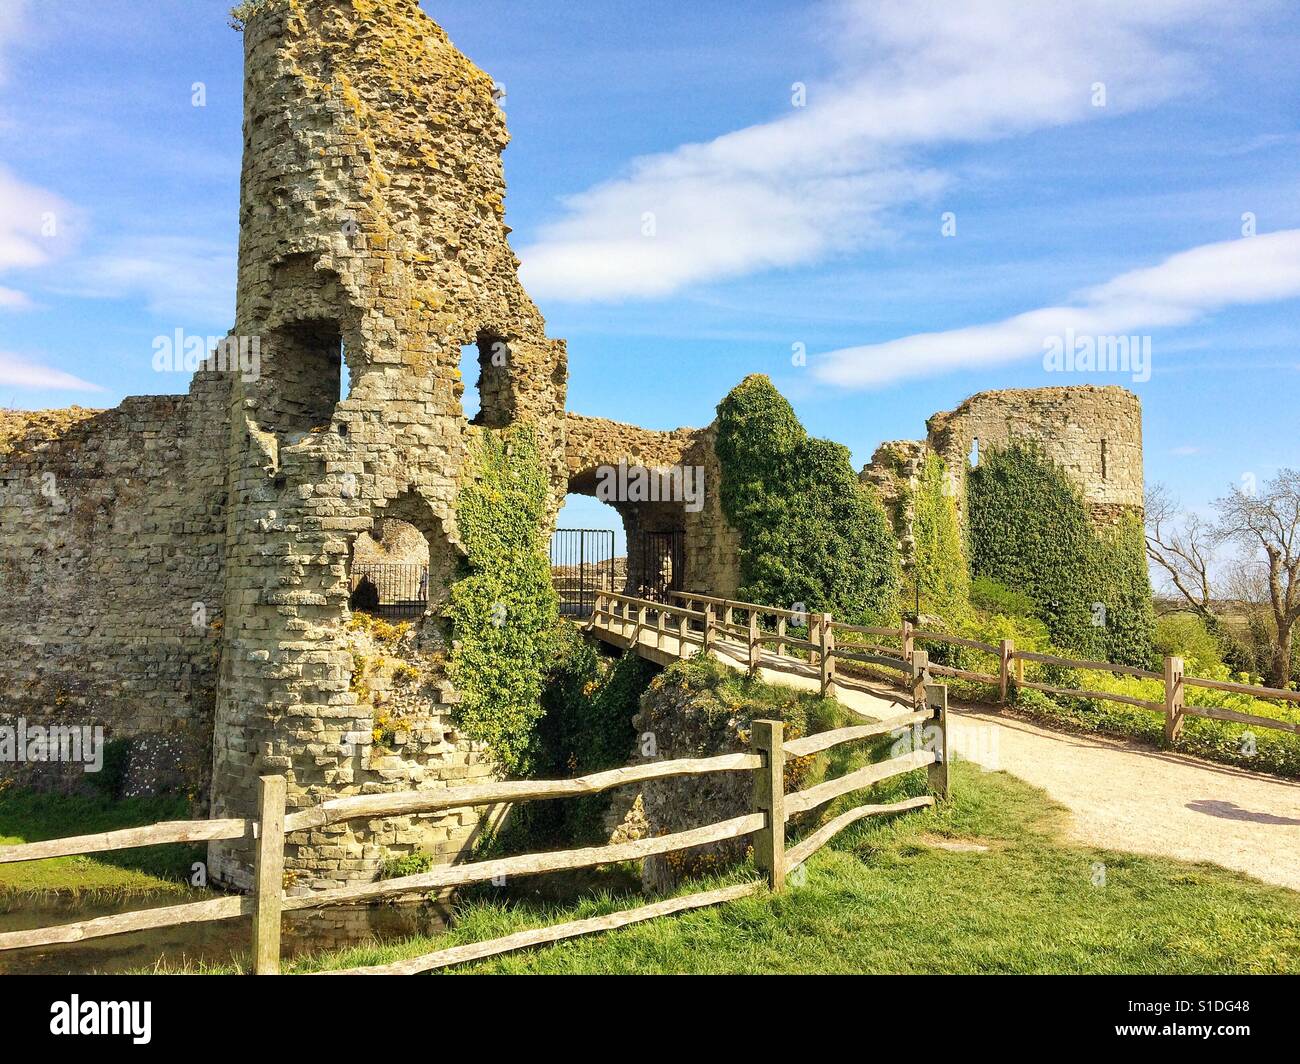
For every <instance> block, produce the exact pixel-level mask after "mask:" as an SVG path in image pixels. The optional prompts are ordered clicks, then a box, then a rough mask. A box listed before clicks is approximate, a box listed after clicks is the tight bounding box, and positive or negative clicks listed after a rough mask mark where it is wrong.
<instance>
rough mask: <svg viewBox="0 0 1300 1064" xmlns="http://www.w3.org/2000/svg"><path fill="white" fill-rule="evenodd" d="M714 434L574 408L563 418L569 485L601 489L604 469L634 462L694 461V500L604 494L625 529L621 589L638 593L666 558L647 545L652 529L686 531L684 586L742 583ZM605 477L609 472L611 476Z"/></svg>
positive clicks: (710, 590) (724, 590)
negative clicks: (669, 428)
mask: <svg viewBox="0 0 1300 1064" xmlns="http://www.w3.org/2000/svg"><path fill="white" fill-rule="evenodd" d="M715 436H716V432H715V429H714V427H713V426H709V427H708V428H704V429H689V428H679V429H675V430H673V431H671V432H663V431H655V430H653V429H643V428H639V427H637V426H635V425H625V424H622V423H620V422H617V421H608V420H606V419H604V418H593V417H583V416H582V415H579V414H569V415H567V417H566V419H565V440H566V443H565V467H566V469H567V472H568V490H569V492H571V493H574V494H578V495H591V496H596V495H597V489H598V486H599V478H600V474H601V471H602V470H606V471H607V470H611V469H614V468H616V467H617V466H618V465H619V463H620V462H623V463H626V464H627V465H628V466H629V467H644V468H647V469H652V470H654V469H671V468H673V467H691V468H692V469H693V470H696V471H697V472H696V473H694V474H693V475H694V476H695V477H696V478H697V479H696V481H695V483H696V484H697V485H698V486H699V488H700V491H699V495H698V498H697V501H696V502H695V503H693V504H691V505H690V506H686V505H683V504H682V503H680V502H659V503H654V502H636V501H628V500H617V501H616V500H613V499H606V500H603V501H607V502H609V503H610V505H611V506H613V507H614V509H616V510H617V511H618V512H619V515H620V517H621V518H622V520H623V528H624V531H625V533H626V535H627V545H628V566H627V580H626V582H625V584H624V585H623V590H624V591H626V592H627V593H628V594H637V593H638V591H639V588H640V587H641V585H642V584H644V583H646V582H647V581H650V580H651V578H652V576H653V574H652V573H650V572H647V569H648V568H653V567H654V566H655V565H656V564H665V563H667V559H661V558H657V557H655V555H654V552H653V551H647V550H644V549H643V547H642V544H643V543H644V542H645V537H646V535H647V534H648V533H655V532H671V531H681V532H683V533H684V542H685V556H686V557H685V562H686V572H685V575H684V577H683V580H682V587H683V588H684V589H685V590H688V591H700V592H704V593H707V594H711V595H732V594H734V593H735V591H736V588H737V587H739V585H740V562H739V550H740V537H739V534H738V533H737V532H736V531H735V530H734V529H733V528H731V526H730V525H729V524H728V523H727V519H726V517H725V516H724V515H723V513H722V501H721V493H720V491H719V486H720V484H721V478H722V468H721V466H720V464H719V462H718V458H717V455H716V453H715V452H714V449H713V442H714V439H715ZM607 475H608V474H607Z"/></svg>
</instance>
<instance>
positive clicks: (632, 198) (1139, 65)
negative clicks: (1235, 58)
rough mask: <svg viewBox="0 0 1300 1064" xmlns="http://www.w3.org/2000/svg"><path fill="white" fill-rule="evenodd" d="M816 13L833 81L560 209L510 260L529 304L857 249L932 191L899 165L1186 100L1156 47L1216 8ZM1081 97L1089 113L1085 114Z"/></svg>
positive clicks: (655, 289)
mask: <svg viewBox="0 0 1300 1064" xmlns="http://www.w3.org/2000/svg"><path fill="white" fill-rule="evenodd" d="M822 10H823V12H825V11H831V12H833V13H834V14H833V17H832V18H831V19H830V20H829V22H828V25H827V26H826V27H825V29H826V35H827V37H828V38H829V39H832V40H833V41H834V47H835V50H836V51H837V52H838V67H839V70H840V73H839V74H838V75H834V76H832V77H830V78H828V79H826V80H820V79H816V80H814V79H813V78H811V77H810V78H809V79H808V80H809V88H808V92H809V96H808V103H807V106H806V107H805V108H802V109H796V108H793V107H792V108H791V110H790V112H789V113H788V114H786V115H785V116H783V117H779V118H776V119H774V120H772V121H769V122H766V123H762V124H759V125H755V126H751V127H748V128H746V129H742V130H738V131H735V132H732V133H728V134H726V135H724V136H720V137H718V138H717V139H715V140H713V141H710V142H707V143H699V144H687V145H683V146H681V147H679V148H677V149H676V150H674V151H671V152H667V153H664V154H659V155H653V156H647V157H644V158H641V159H638V160H635V161H634V162H633V163H632V164H631V166H630V167H629V169H628V172H627V173H626V174H625V175H623V176H620V177H618V178H615V179H612V180H609V181H605V182H602V183H600V184H597V185H595V186H594V187H592V188H589V189H587V190H586V191H585V192H582V193H579V194H577V195H574V196H570V197H568V198H567V199H566V200H565V201H564V215H563V216H562V217H561V218H559V219H558V220H557V221H555V222H553V223H551V224H549V225H547V226H545V227H543V228H542V230H541V231H540V234H539V239H538V240H537V241H536V242H535V243H533V244H532V245H531V246H528V247H525V248H524V249H523V250H522V252H521V258H522V259H523V262H524V279H525V281H526V283H527V284H528V285H529V288H530V290H531V291H532V292H533V293H534V294H535V295H537V296H539V297H542V298H548V299H557V300H576V301H599V300H609V299H619V298H625V297H659V296H665V295H669V294H671V293H673V292H676V291H679V290H681V289H682V288H684V287H686V286H688V285H691V284H698V283H701V282H707V281H712V280H717V279H721V278H728V277H735V276H739V275H742V274H748V273H754V272H757V271H760V270H764V269H769V268H772V267H781V266H792V265H799V264H806V263H810V262H814V261H818V260H821V259H824V258H826V257H827V256H830V255H833V254H835V253H837V252H841V251H845V250H848V249H850V248H856V247H860V246H862V245H863V243H864V242H865V241H867V240H868V239H869V238H870V237H871V235H872V234H873V233H875V232H879V230H880V228H881V227H882V226H883V224H884V218H883V215H884V213H885V211H886V210H887V209H889V208H893V207H896V206H898V205H902V204H907V203H914V202H919V201H924V200H926V199H927V198H929V197H931V196H933V195H934V194H935V193H936V192H937V191H938V190H939V189H941V188H943V187H944V186H945V183H946V181H947V178H946V177H945V175H944V174H942V173H940V172H937V171H935V170H934V169H933V168H932V167H930V166H928V165H926V163H925V162H924V160H918V159H916V158H914V157H913V156H914V155H915V154H916V153H917V152H919V151H920V150H922V149H925V148H929V147H936V146H942V145H946V144H956V143H966V142H974V141H981V140H987V139H991V138H997V137H1005V136H1011V135H1015V134H1020V133H1025V132H1029V131H1032V130H1036V129H1043V128H1047V127H1052V126H1057V125H1061V124H1064V123H1070V122H1077V121H1082V120H1085V119H1089V118H1096V117H1101V116H1104V115H1106V114H1108V113H1115V112H1117V111H1118V112H1123V111H1130V110H1133V109H1135V108H1141V107H1145V106H1149V105H1151V104H1154V103H1157V102H1159V101H1161V100H1164V99H1167V98H1169V97H1171V96H1173V95H1174V94H1176V93H1178V92H1180V91H1183V90H1185V89H1186V87H1187V85H1188V84H1189V83H1190V82H1192V81H1193V80H1194V77H1195V71H1194V68H1193V66H1192V64H1191V61H1190V59H1189V58H1188V57H1187V55H1186V54H1184V53H1182V52H1180V51H1178V50H1177V49H1176V48H1174V47H1172V46H1171V45H1169V44H1168V43H1166V40H1167V36H1168V31H1170V30H1176V29H1178V28H1179V27H1180V26H1181V25H1183V24H1185V23H1189V22H1192V21H1195V20H1198V19H1200V20H1204V19H1206V18H1210V17H1212V15H1213V11H1214V6H1213V5H1212V4H1211V3H1209V0H1152V2H1149V3H1142V4H1134V3H1132V2H1130V0H1088V2H1084V0H1068V2H1063V3H1054V4H1027V3H1023V2H1022V0H990V2H987V3H981V4H973V5H960V4H951V3H947V2H940V0H896V2H892V3H891V2H881V0H842V2H840V3H839V4H837V5H834V6H832V7H829V8H824V9H822ZM1158 38H1159V39H1158ZM830 62H831V60H830V58H829V57H828V63H830ZM863 71H866V73H863ZM1097 83H1101V84H1103V85H1104V87H1105V88H1104V91H1105V101H1106V106H1105V107H1104V108H1103V107H1097V106H1094V97H1093V86H1094V85H1096V84H1097ZM650 216H653V221H652V222H650V221H649V219H650ZM648 224H649V225H650V226H651V227H652V229H653V234H654V235H646V232H647V226H648Z"/></svg>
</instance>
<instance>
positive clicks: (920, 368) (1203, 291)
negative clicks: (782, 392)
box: [813, 229, 1300, 388]
mask: <svg viewBox="0 0 1300 1064" xmlns="http://www.w3.org/2000/svg"><path fill="white" fill-rule="evenodd" d="M1297 297H1300V229H1285V230H1282V231H1280V232H1276V233H1269V234H1266V235H1261V236H1254V237H1241V238H1239V239H1236V240H1228V241H1224V242H1223V243H1218V244H1204V245H1202V246H1200V247H1196V248H1192V249H1191V250H1190V251H1184V252H1180V253H1179V254H1177V255H1172V256H1170V257H1169V258H1167V259H1165V260H1164V262H1162V263H1160V264H1159V265H1158V266H1152V267H1149V268H1146V269H1139V270H1132V271H1130V272H1128V273H1124V274H1121V275H1120V276H1118V277H1116V278H1114V279H1113V280H1111V281H1108V282H1107V283H1105V284H1102V285H1097V286H1096V287H1093V288H1089V289H1086V290H1084V291H1083V292H1081V293H1079V294H1078V295H1077V297H1076V298H1075V299H1074V300H1073V301H1072V302H1071V303H1069V304H1064V305H1061V306H1055V307H1043V308H1040V309H1037V310H1031V311H1027V312H1025V313H1023V314H1017V315H1015V316H1014V317H1010V318H1005V319H1003V320H1002V321H998V322H993V323H991V324H987V325H973V326H969V327H967V328H962V329H951V330H948V331H947V332H936V333H919V334H917V335H914V336H906V337H903V338H901V339H898V340H890V341H888V342H886V343H881V344H870V345H867V346H864V347H850V348H844V349H842V350H839V351H832V352H830V353H829V354H826V355H822V356H820V357H819V358H818V359H817V360H816V361H815V362H814V365H813V372H814V374H815V376H816V377H817V378H818V379H819V380H821V381H824V382H826V383H828V384H835V385H840V386H842V387H847V388H866V387H871V386H874V385H882V384H889V383H892V382H894V381H898V380H903V379H905V378H911V377H924V376H932V375H934V374H937V373H943V372H945V371H950V370H967V369H976V368H979V367H982V366H990V365H999V364H1002V363H1007V362H1013V361H1015V360H1017V359H1020V358H1024V357H1026V356H1029V355H1031V354H1038V355H1040V356H1041V355H1042V354H1043V351H1044V344H1045V342H1046V341H1047V340H1048V338H1050V337H1060V336H1064V335H1065V334H1066V333H1067V332H1070V331H1073V332H1074V333H1075V334H1077V335H1079V336H1092V337H1101V336H1126V335H1129V334H1133V333H1139V332H1147V331H1149V330H1151V329H1157V328H1161V327H1168V326H1177V325H1184V324H1187V323H1188V322H1191V321H1195V320H1197V319H1198V318H1200V317H1202V316H1203V315H1205V314H1208V313H1212V312H1213V311H1216V310H1220V309H1222V308H1224V307H1228V306H1235V305H1242V304H1253V303H1267V302H1275V301H1277V300H1282V299H1295V298H1297Z"/></svg>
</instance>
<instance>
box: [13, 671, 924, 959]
mask: <svg viewBox="0 0 1300 1064" xmlns="http://www.w3.org/2000/svg"><path fill="white" fill-rule="evenodd" d="M923 698H924V699H925V701H924V702H923V703H921V704H920V706H919V708H918V709H917V710H916V711H915V712H913V713H912V714H910V715H908V716H905V717H903V718H901V719H898V720H891V721H888V722H885V723H880V724H869V725H864V726H861V727H854V728H842V729H839V730H838V731H832V732H824V733H821V734H818V735H811V736H808V737H806V738H803V739H797V740H795V741H793V742H785V741H784V739H783V725H782V723H781V722H780V721H765V720H760V721H755V722H754V725H753V731H752V736H751V743H750V745H751V752H749V753H735V754H722V755H719V756H716V757H707V758H685V759H679V760H673V761H661V762H650V763H648V764H644V765H631V766H627V767H624V768H619V769H613V770H611V771H608V772H598V773H594V774H592V775H588V776H582V777H579V778H577V779H567V780H520V781H512V782H503V783H482V784H473V785H470V786H465V787H457V788H452V789H449V790H441V791H405V792H400V793H394V794H373V795H360V796H357V797H350V798H337V799H332V800H330V801H327V802H324V803H322V804H321V805H318V806H314V807H311V808H307V809H301V810H296V811H293V812H288V811H287V810H286V805H285V802H286V795H285V780H284V777H282V776H264V777H262V780H261V796H260V808H259V813H258V817H257V818H256V819H255V820H251V819H250V820H192V821H181V822H177V823H168V824H155V825H153V826H151V827H142V828H130V829H127V830H125V831H114V832H108V833H105V834H100V835H86V836H80V837H77V838H69V839H58V840H54V841H50V842H34V843H25V844H22V845H17V846H4V847H0V864H6V863H12V862H19V861H36V860H42V859H44V858H48V857H59V856H68V855H72V854H84V853H102V852H105V851H109V850H121V849H132V848H135V847H138V846H151V845H157V844H159V843H175V842H204V841H211V840H235V839H246V840H250V841H252V842H253V844H254V854H255V865H254V889H253V892H252V893H251V894H250V895H246V896H234V897H223V898H216V899H213V900H211V901H200V902H191V903H187V904H184V905H174V906H168V907H166V908H160V909H149V910H145V911H141V912H133V913H124V914H121V915H117V916H105V917H99V918H97V919H93V920H83V921H78V922H76V923H70V924H61V925H58V926H55V927H45V928H34V929H29V930H23V931H10V932H5V933H2V934H0V951H4V950H12V949H23V948H30V947H34V946H50V945H55V944H58V943H66V942H80V941H84V940H87V939H92V938H101V937H104V936H108V935H119V934H124V933H126V932H129V931H139V930H145V929H150V928H160V927H170V926H174V925H177V924H187V923H196V922H204V921H208V920H226V919H231V918H234V917H240V916H249V915H251V916H252V917H253V931H252V945H253V971H254V973H255V974H258V975H274V974H278V973H279V971H280V948H281V947H280V931H281V928H280V918H281V914H282V913H284V912H292V911H294V910H299V909H311V908H320V907H323V906H328V905H336V904H343V903H352V902H358V901H370V900H374V899H378V898H385V897H391V896H394V895H402V894H411V893H415V892H423V891H429V890H438V889H443V888H447V887H455V886H460V885H464V884H468V883H479V882H484V881H487V880H494V879H498V878H499V877H502V876H510V875H534V874H537V873H543V872H555V871H562V870H570V869H577V868H591V867H594V866H596V865H604V864H614V863H617V862H620V861H631V860H638V859H641V858H645V857H652V856H657V855H662V854H668V853H675V852H678V851H681V850H686V849H690V848H692V847H695V846H701V845H705V844H707V843H712V842H720V841H723V840H726V839H733V838H739V837H743V836H746V835H752V836H753V837H754V852H755V862H756V864H757V866H758V868H759V869H761V870H762V871H763V872H764V873H765V876H766V884H765V883H764V882H763V881H754V882H749V883H740V884H736V885H734V886H729V887H723V888H721V889H718V890H711V891H705V892H702V893H696V894H691V895H688V896H686V897H681V898H670V899H667V900H664V901H659V902H654V903H652V904H649V905H643V906H639V907H637V908H634V909H628V910H623V911H621V912H616V913H611V914H609V915H607V916H600V917H594V918H590V919H586V920H576V921H571V922H568V923H563V924H558V925H554V926H551V927H544V928H538V929H536V930H530V931H521V932H517V933H515V934H512V935H506V936H504V937H502V938H497V939H492V940H490V941H487V942H476V943H471V944H467V945H463V946H455V947H452V948H449V949H443V950H439V951H437V952H434V953H429V954H426V955H424V956H421V957H416V958H412V959H411V960H406V961H399V962H396V963H394V964H387V965H379V966H377V967H372V968H361V969H355V970H354V971H353V972H352V973H341V972H331V973H324V974H410V973H415V972H425V971H431V970H433V969H435V968H443V967H446V966H448V965H452V964H459V963H462V962H464V961H468V960H475V959H479V958H483V957H490V956H494V955H497V954H501V953H506V952H509V951H511V950H516V949H521V948H524V947H526V946H535V945H541V944H544V943H548V942H557V941H560V940H561V939H565V938H572V937H574V936H577V935H584V934H590V933H592V932H595V931H604V930H609V929H612V928H616V927H623V926H626V925H628V924H632V923H638V922H640V921H643V920H650V919H653V918H655V917H658V916H665V915H668V914H670V913H677V912H683V911H685V910H688V909H696V908H700V907H703V906H707V905H716V904H718V903H720V902H725V901H731V900H734V899H736V898H741V897H745V896H747V895H751V894H756V893H759V892H760V891H761V890H763V889H764V888H765V886H768V887H770V888H771V889H772V890H777V891H779V890H782V889H783V887H784V884H785V877H786V874H787V873H788V872H789V871H790V870H791V869H793V868H796V867H798V866H799V865H800V864H802V863H803V862H804V861H806V860H807V859H808V858H809V857H810V856H812V854H813V853H814V852H816V850H818V849H820V848H821V847H822V846H824V845H825V844H826V843H827V842H828V841H829V840H830V839H831V838H832V837H833V836H834V835H835V834H837V833H838V832H840V831H842V830H844V828H846V827H848V826H849V825H850V824H852V823H854V822H856V821H858V820H861V819H862V818H864V817H868V816H878V815H882V814H891V813H900V812H906V811H909V810H914V809H920V808H922V807H924V806H929V805H933V804H934V801H935V798H934V797H933V796H925V797H918V798H911V799H908V800H906V801H902V802H895V803H892V804H887V805H863V806H859V807H857V808H856V809H853V810H850V811H849V812H847V813H844V814H842V815H840V816H838V817H836V818H835V819H833V820H832V821H830V822H829V823H828V824H826V825H824V826H823V827H821V828H820V829H819V830H817V831H816V832H814V833H813V834H812V835H810V836H809V837H808V838H806V839H804V840H802V841H801V842H800V843H799V844H798V845H797V846H795V847H793V848H792V849H791V850H789V851H788V852H787V850H786V846H785V824H786V822H787V821H788V820H789V819H790V818H791V817H792V816H794V815H796V814H797V813H802V812H806V811H808V810H811V809H815V808H817V807H819V806H821V805H824V804H825V803H826V802H829V801H831V800H832V799H833V798H838V797H840V796H842V795H845V794H849V793H852V792H854V791H858V790H861V789H863V788H866V787H870V786H872V785H874V784H876V783H879V782H881V781H882V780H886V779H890V778H892V777H894V776H898V775H902V774H904V773H907V772H911V771H914V770H915V769H919V768H925V769H927V770H928V773H929V786H930V789H931V790H932V791H934V793H935V795H937V796H939V797H947V795H948V789H949V778H948V756H947V691H946V688H943V687H933V686H932V687H928V688H925V690H924V693H923ZM891 732H898V733H900V734H902V735H908V734H914V735H915V736H916V739H917V741H916V742H914V743H912V744H911V746H912V749H910V750H908V751H907V752H906V753H903V754H900V755H899V756H896V757H893V758H890V759H889V760H886V761H883V762H878V763H875V764H871V765H867V766H865V767H863V768H860V769H858V770H856V771H854V772H851V773H849V774H848V775H846V776H843V777H840V778H838V779H832V780H828V781H826V782H824V783H820V784H817V785H816V786H813V787H809V788H807V789H806V790H803V791H800V792H798V793H796V794H790V795H787V794H785V793H784V786H783V780H784V773H785V761H786V758H787V757H808V756H811V755H813V754H815V753H819V752H821V751H824V750H828V749H830V748H832V747H834V746H838V745H841V744H843V743H850V742H859V741H862V740H864V739H869V738H872V737H876V736H881V735H886V734H889V733H891ZM715 772H752V773H753V774H754V790H753V794H754V798H753V804H752V807H751V811H750V812H749V813H746V814H744V815H742V816H735V817H731V818H729V819H727V820H723V821H720V822H717V823H714V824H708V825H706V826H704V827H699V828H692V829H690V830H687V831H678V832H674V833H672V834H669V835H658V836H653V837H650V838H645V839H639V840H636V841H634V842H624V843H616V844H611V845H606V846H592V847H586V848H582V849H575V850H565V851H560V852H553V853H534V854H525V855H522V856H518V857H505V858H499V859H494V860H488V861H475V862H471V863H468V864H462V865H445V866H441V867H438V868H435V869H433V870H431V871H428V872H422V873H419V874H416V875H409V876H401V877H398V878H395V879H385V880H378V881H376V882H371V883H358V884H353V885H349V886H344V887H335V888H331V889H328V890H321V891H316V892H313V893H308V894H302V895H286V894H285V893H284V889H283V873H284V844H285V836H286V834H288V833H291V832H295V831H302V830H309V829H312V828H317V827H321V826H323V825H326V824H334V823H339V822H341V821H347V820H355V819H380V818H384V817H395V816H408V815H411V814H415V813H429V812H436V811H439V810H445V809H454V808H464V807H471V808H472V807H477V806H486V805H494V804H498V803H512V802H518V801H526V800H533V799H552V798H565V797H575V796H579V795H589V794H599V793H601V792H603V791H607V790H610V789H611V788H614V787H622V786H626V785H628V784H635V783H644V782H647V781H649V780H656V779H666V778H671V777H681V776H702V775H707V774H711V773H715Z"/></svg>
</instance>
